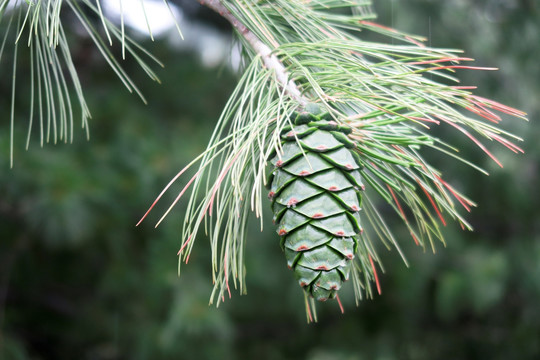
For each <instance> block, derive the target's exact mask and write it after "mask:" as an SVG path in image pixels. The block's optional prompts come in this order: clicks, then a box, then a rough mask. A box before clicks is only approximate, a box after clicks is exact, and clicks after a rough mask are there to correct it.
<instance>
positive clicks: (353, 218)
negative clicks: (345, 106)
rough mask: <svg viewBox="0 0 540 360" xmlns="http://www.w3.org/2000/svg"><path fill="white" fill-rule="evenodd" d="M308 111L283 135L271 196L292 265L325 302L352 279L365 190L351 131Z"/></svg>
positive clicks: (274, 161) (298, 115)
mask: <svg viewBox="0 0 540 360" xmlns="http://www.w3.org/2000/svg"><path fill="white" fill-rule="evenodd" d="M308 108H309V111H308V112H303V113H294V114H293V115H292V118H291V122H292V123H293V124H294V125H293V126H288V127H285V129H284V130H283V132H282V133H281V138H282V140H283V141H282V149H283V153H281V154H276V155H275V156H274V157H273V159H272V160H271V162H272V164H273V165H274V167H275V168H274V170H273V171H272V173H271V175H270V181H269V184H270V185H269V186H270V193H269V198H270V199H271V200H272V210H273V212H274V223H279V226H278V230H277V232H278V234H279V235H280V236H281V247H282V249H283V250H284V251H285V257H286V258H287V265H288V267H289V268H291V269H293V271H294V273H295V275H296V278H297V279H298V282H299V283H300V286H302V288H303V289H304V290H305V291H306V292H307V293H308V294H309V295H311V296H312V297H314V298H315V299H317V300H319V301H325V300H328V299H329V298H330V299H331V298H334V297H335V296H336V293H337V291H338V290H339V289H340V288H341V285H342V284H343V282H344V281H346V280H347V279H348V278H349V271H350V267H351V264H352V260H353V258H354V254H355V253H356V249H357V246H358V239H357V236H358V235H359V234H360V233H361V231H362V228H361V226H360V216H359V214H358V212H359V211H360V205H361V202H362V195H361V192H360V190H363V189H364V186H363V185H362V181H361V177H360V172H359V169H360V165H359V164H360V161H359V160H358V156H357V155H356V153H354V151H352V149H353V148H354V142H352V141H351V140H350V139H349V137H348V136H347V135H348V134H349V133H350V132H351V130H350V128H348V127H346V126H341V125H338V124H337V123H336V122H335V121H332V119H331V117H330V116H329V114H327V113H326V114H318V112H319V109H318V107H317V106H316V107H315V108H314V107H313V106H309V107H308Z"/></svg>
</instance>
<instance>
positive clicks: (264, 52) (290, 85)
mask: <svg viewBox="0 0 540 360" xmlns="http://www.w3.org/2000/svg"><path fill="white" fill-rule="evenodd" d="M199 3H201V4H202V5H205V6H207V7H208V8H210V9H212V10H214V11H215V12H217V13H218V14H219V15H221V16H223V17H224V18H225V19H227V20H228V21H229V22H230V23H231V24H232V26H233V27H234V28H235V29H236V30H237V31H238V33H239V34H240V35H242V36H243V37H244V39H246V41H247V42H248V43H249V44H250V45H251V47H252V48H253V49H254V50H255V52H257V54H259V55H260V56H261V59H262V60H263V63H264V65H265V66H266V68H268V69H272V70H274V71H275V73H276V78H277V80H278V82H279V83H280V84H281V86H283V88H284V89H285V91H286V92H287V93H288V94H289V95H290V96H291V97H292V98H293V99H294V100H296V101H298V103H299V104H300V105H301V106H302V107H304V106H305V105H306V104H307V103H308V100H307V99H306V97H305V96H303V95H302V93H301V92H300V90H299V89H298V86H297V85H296V84H295V82H294V81H292V80H289V75H288V73H287V69H285V66H283V64H282V63H281V61H279V59H278V58H277V56H276V55H274V54H272V50H271V49H270V48H269V47H268V46H267V45H266V44H264V43H263V42H262V41H261V40H260V39H259V38H258V37H257V36H256V35H255V34H254V33H253V32H252V31H251V30H250V29H248V28H247V27H246V26H245V25H244V24H242V23H241V22H240V20H239V19H237V18H236V17H235V16H234V15H233V14H232V13H231V12H230V11H229V9H227V8H226V7H225V6H224V5H223V4H222V3H221V1H220V0H199Z"/></svg>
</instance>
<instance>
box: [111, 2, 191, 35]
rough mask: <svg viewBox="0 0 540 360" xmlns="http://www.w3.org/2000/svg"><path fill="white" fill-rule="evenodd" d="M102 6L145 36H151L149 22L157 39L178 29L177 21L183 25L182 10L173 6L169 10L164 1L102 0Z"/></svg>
mask: <svg viewBox="0 0 540 360" xmlns="http://www.w3.org/2000/svg"><path fill="white" fill-rule="evenodd" d="M143 3H144V8H143ZM101 5H102V6H103V10H104V11H105V12H106V13H107V14H109V16H112V17H114V18H116V19H117V20H118V22H120V18H121V16H122V15H123V16H124V23H125V24H126V25H127V26H129V27H131V28H133V29H135V30H137V31H139V32H141V33H143V34H145V35H147V34H149V32H148V25H147V23H146V22H147V20H148V24H149V25H150V29H151V30H152V35H154V36H155V37H159V36H162V35H164V34H166V33H168V32H170V31H171V30H172V29H176V25H175V19H176V22H178V24H179V25H181V24H182V21H181V20H182V18H183V13H182V10H181V9H179V8H178V7H177V6H176V5H173V4H169V6H170V10H169V7H167V5H166V4H165V3H164V2H163V1H162V0H161V1H154V0H143V1H141V0H101ZM171 11H172V15H171ZM145 13H146V18H145Z"/></svg>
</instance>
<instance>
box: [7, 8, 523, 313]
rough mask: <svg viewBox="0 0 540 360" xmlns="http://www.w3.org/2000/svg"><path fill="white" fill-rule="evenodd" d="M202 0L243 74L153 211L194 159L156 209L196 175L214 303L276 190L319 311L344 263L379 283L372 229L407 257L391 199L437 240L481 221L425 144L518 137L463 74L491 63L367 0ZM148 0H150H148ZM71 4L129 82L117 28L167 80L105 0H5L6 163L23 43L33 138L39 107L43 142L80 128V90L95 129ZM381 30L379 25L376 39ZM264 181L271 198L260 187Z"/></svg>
mask: <svg viewBox="0 0 540 360" xmlns="http://www.w3.org/2000/svg"><path fill="white" fill-rule="evenodd" d="M199 2H200V3H201V4H203V5H205V6H208V7H209V8H211V9H213V10H215V11H216V12H217V13H218V14H220V15H221V16H223V17H224V18H225V19H227V20H228V21H229V22H230V23H231V25H232V26H233V28H234V29H235V34H236V37H237V39H238V40H239V42H240V43H241V45H242V64H243V66H242V71H241V73H242V75H241V77H240V78H239V80H238V85H237V87H236V90H235V91H234V93H233V94H232V95H231V97H230V99H229V102H228V103H227V105H226V106H225V108H224V109H223V112H222V115H221V117H220V119H219V120H218V122H217V124H216V128H215V130H214V133H213V135H212V137H211V139H210V141H209V144H208V148H207V150H206V151H205V152H204V153H202V154H201V155H200V156H199V157H197V158H196V159H194V160H193V162H192V163H190V164H189V165H188V166H187V167H186V168H184V169H182V170H181V171H180V172H179V173H178V174H177V175H176V176H175V177H174V178H173V179H172V180H171V182H170V183H169V184H168V185H167V186H166V187H165V189H164V190H163V192H162V193H161V194H160V195H159V196H158V198H157V199H156V201H155V202H154V204H153V205H152V206H151V207H150V209H149V210H148V211H150V210H151V209H152V207H153V206H154V205H155V203H156V202H157V201H158V200H159V199H160V198H161V197H162V195H163V194H164V193H165V191H167V190H168V189H169V187H170V186H171V185H172V184H173V183H175V182H176V181H177V180H178V179H180V178H183V175H184V174H185V173H186V171H187V170H188V169H190V168H192V167H196V166H197V170H196V172H195V175H194V176H193V177H192V178H190V179H186V185H185V187H184V189H183V190H182V191H181V192H180V193H179V194H178V197H177V198H176V200H175V201H174V202H173V204H172V205H171V206H170V208H169V209H168V210H167V211H166V213H165V214H164V215H163V217H162V218H161V220H160V221H159V222H161V221H162V220H163V218H164V217H165V216H166V215H167V214H168V213H169V212H170V210H171V209H172V208H173V207H174V205H175V204H177V202H178V201H180V199H181V198H183V196H184V194H185V193H186V192H187V191H188V190H190V191H191V193H190V197H189V200H188V201H187V212H186V215H185V226H184V230H183V233H182V239H183V240H182V244H181V247H180V250H179V252H178V255H179V256H180V261H187V259H188V258H189V255H190V253H191V250H192V248H193V244H194V241H195V238H196V236H197V234H198V233H199V230H200V228H201V226H203V227H204V228H205V231H206V232H207V233H208V235H209V237H210V239H211V244H212V248H211V252H212V253H211V257H212V262H213V282H214V291H213V293H212V295H211V302H213V301H214V300H216V299H217V304H219V302H220V301H222V300H223V299H224V298H225V295H226V294H228V295H229V296H230V293H231V290H230V287H231V285H230V280H231V279H232V282H233V283H234V286H235V287H237V288H239V290H240V292H245V269H244V266H243V261H244V248H245V246H246V238H247V235H246V224H247V222H248V219H249V217H250V213H252V212H253V213H255V216H256V217H258V218H259V219H260V223H261V227H262V226H263V224H265V222H266V220H265V219H263V218H262V215H263V207H264V206H269V205H270V206H271V208H272V210H273V212H274V222H275V223H276V225H277V233H278V235H279V236H281V246H282V248H283V250H284V252H285V258H286V263H287V265H288V266H289V267H291V268H292V269H293V270H294V272H295V274H296V277H297V279H298V281H299V283H300V285H301V287H302V288H303V289H304V290H305V291H304V294H305V303H306V308H307V314H308V319H309V320H313V319H314V315H315V314H314V313H313V312H312V309H313V310H314V308H313V305H314V299H317V300H327V299H329V298H336V299H337V300H338V301H339V297H338V296H337V291H338V290H339V288H340V287H341V286H342V284H343V282H344V281H345V280H347V279H348V278H349V277H350V278H351V279H352V281H351V282H352V286H353V288H354V291H355V294H356V297H357V299H361V298H362V297H363V296H366V295H367V296H371V295H372V289H371V285H370V284H371V283H372V282H375V283H376V285H377V288H378V290H379V291H380V289H379V284H378V278H377V270H376V269H377V264H378V265H379V266H381V264H380V259H379V256H378V254H377V252H376V247H377V246H376V244H375V243H374V240H375V239H379V240H380V241H382V243H383V244H384V246H385V247H387V248H391V247H395V248H396V249H397V250H398V251H399V252H400V254H401V255H402V257H403V260H404V261H406V260H405V257H404V256H403V254H402V252H401V250H400V248H399V243H398V240H397V239H396V238H395V237H394V236H393V234H392V231H391V229H390V228H389V226H387V224H386V223H387V221H386V217H387V215H386V213H385V214H384V215H383V212H382V211H381V209H384V208H390V209H392V210H393V212H394V213H395V215H396V216H397V217H398V218H400V219H401V220H402V221H403V224H404V226H406V228H407V229H408V231H409V233H410V235H411V238H412V240H413V241H414V242H415V243H416V244H417V245H418V246H421V247H422V248H428V247H430V248H432V249H433V250H435V246H436V245H435V243H436V242H437V241H441V242H443V243H444V237H443V232H442V231H441V225H446V223H447V220H449V219H452V220H454V221H455V222H457V224H458V225H459V226H461V227H462V228H463V229H468V230H471V226H470V225H469V224H468V223H467V221H466V220H465V218H464V217H463V216H462V210H461V209H460V208H462V209H464V210H466V211H470V208H471V207H472V206H474V203H473V202H472V201H471V200H469V199H468V198H467V197H465V196H464V195H463V194H461V193H459V191H458V190H456V189H455V188H454V187H452V185H451V184H449V183H447V182H446V181H445V180H444V179H443V176H442V172H441V171H440V170H439V169H436V168H434V167H433V166H431V165H430V164H429V163H428V161H426V160H425V159H424V157H423V155H422V154H424V153H425V152H427V151H435V152H438V154H440V155H441V156H448V157H449V158H454V159H457V160H459V161H462V162H464V163H465V164H467V165H469V166H472V167H474V168H475V169H477V170H478V171H480V172H482V173H486V171H485V170H483V169H481V168H480V167H478V166H477V165H475V164H473V163H471V162H470V161H468V160H467V159H463V158H461V157H460V155H459V153H458V148H457V147H456V146H455V145H453V144H448V143H446V142H445V140H444V139H439V138H437V137H435V136H434V135H433V134H432V133H431V131H430V130H431V129H432V128H434V127H443V128H445V129H448V130H452V131H458V132H461V133H462V134H463V135H465V137H466V138H468V139H470V140H471V141H472V142H474V143H475V144H476V145H477V146H478V147H479V148H480V149H481V150H482V151H484V152H485V153H486V154H487V155H488V156H489V157H491V158H492V159H493V161H495V162H496V163H497V164H499V165H500V162H499V161H498V159H496V158H495V157H494V156H493V155H492V154H491V153H490V152H489V150H488V149H487V148H486V147H485V145H484V143H483V142H482V141H485V140H490V141H491V140H495V141H497V142H499V143H500V144H502V145H504V146H505V147H507V148H508V149H510V150H511V151H513V152H516V153H518V152H522V150H521V149H520V148H519V147H518V146H516V145H515V144H514V143H513V141H516V140H517V141H519V140H520V139H519V138H518V137H517V136H515V135H513V134H510V133H508V132H506V131H504V130H503V129H501V128H500V127H499V123H500V122H501V120H502V117H501V115H499V114H497V112H498V113H502V114H504V115H510V116H514V117H518V118H524V116H525V114H524V113H523V112H521V111H519V110H516V109H513V108H511V107H508V106H505V105H502V104H500V103H497V102H495V101H493V100H489V99H485V98H483V97H480V96H477V95H474V94H473V92H472V90H474V87H471V86H461V85H457V82H458V80H457V78H456V77H455V75H454V74H455V72H456V70H457V69H471V70H492V68H482V67H477V66H470V65H463V64H464V63H466V62H469V61H472V59H469V58H466V57H463V56H461V55H460V54H461V51H459V50H452V49H437V48H432V47H428V46H426V45H425V44H424V43H423V42H424V40H425V39H423V38H421V37H418V36H414V35H410V34H406V33H403V32H400V31H397V30H394V29H391V28H388V27H385V26H382V25H379V24H377V23H375V22H374V20H375V18H376V15H375V14H374V12H373V11H372V8H371V4H369V2H367V1H363V0H362V1H359V0H358V1H356V0H348V1H343V0H340V1H339V0H313V1H302V0H294V1H291V0H261V1H254V0H228V1H225V0H221V1H220V0H208V1H204V0H199ZM140 4H141V5H142V6H143V7H144V1H141V2H140ZM130 5H131V4H130ZM64 8H65V9H66V10H69V11H70V14H72V15H73V17H74V18H76V19H77V20H78V21H79V23H80V24H82V26H83V28H84V29H85V30H86V31H87V32H88V34H89V35H90V37H91V38H92V40H93V41H94V42H95V45H96V46H97V48H98V49H99V51H100V52H101V53H102V54H103V56H104V57H105V58H106V59H107V61H108V62H109V64H110V65H111V67H112V68H113V70H114V71H115V72H116V74H117V75H118V76H119V78H120V79H121V80H122V82H123V83H124V85H125V86H126V87H127V88H128V89H129V90H130V91H135V92H136V93H138V94H139V95H140V96H141V97H143V96H142V92H141V91H139V90H138V88H137V87H136V86H135V84H134V83H133V82H132V81H131V80H130V78H129V76H128V75H127V73H126V72H125V71H124V70H123V69H122V67H121V63H120V61H118V60H117V59H116V58H115V57H114V56H113V54H112V52H111V51H110V50H109V47H108V44H107V42H108V43H109V44H112V42H113V38H115V39H116V40H118V41H119V42H120V43H121V47H122V54H123V56H125V52H128V53H129V54H131V55H132V56H133V57H134V58H135V59H136V60H137V62H138V63H139V64H140V66H141V68H142V69H143V70H144V71H146V72H147V73H148V75H149V76H150V77H151V78H153V79H155V80H157V77H156V75H155V74H154V73H153V71H152V70H151V68H150V66H149V65H148V64H147V63H146V62H145V60H143V59H144V58H148V59H150V60H151V61H156V62H157V60H156V59H155V58H153V57H152V56H151V55H150V54H149V53H148V52H147V51H146V50H144V49H142V48H141V47H140V46H139V45H138V44H137V42H136V41H134V40H133V39H131V38H129V37H128V36H127V35H126V34H125V33H124V28H123V24H122V26H121V28H120V29H119V28H117V26H116V25H114V24H113V23H112V22H111V21H109V20H108V19H107V18H106V17H105V16H104V15H103V12H102V10H101V5H100V1H99V0H98V1H90V0H81V1H74V0H56V1H53V0H43V1H35V2H31V1H26V2H22V1H13V0H11V1H10V0H2V1H1V2H0V23H2V22H7V24H6V25H5V28H6V32H5V34H4V36H3V42H2V47H1V48H0V61H2V54H3V51H4V45H5V44H8V45H13V48H12V49H13V54H14V55H13V59H14V61H13V78H12V79H13V81H12V100H13V101H12V108H11V114H12V115H11V124H12V141H11V158H12V163H13V152H14V146H13V144H14V142H15V140H14V138H13V123H14V115H13V114H14V107H15V98H16V96H19V94H18V93H17V90H16V85H17V78H16V75H17V72H18V71H21V69H20V68H19V67H18V63H17V54H18V52H19V51H22V49H23V48H25V50H28V51H29V52H30V59H31V62H30V64H29V66H30V69H29V71H31V79H32V80H31V81H32V84H31V85H32V86H31V89H32V92H31V94H30V99H31V100H30V103H31V107H30V113H29V119H30V126H29V129H30V131H29V133H28V138H29V137H30V134H31V130H32V127H33V124H32V122H33V119H34V118H38V119H40V121H39V124H40V125H39V126H40V133H41V142H42V143H43V142H45V141H47V142H48V141H54V142H56V141H70V139H72V137H73V128H74V117H75V116H74V113H75V110H74V109H75V108H76V105H75V104H72V102H74V100H75V99H72V96H71V95H70V93H71V92H74V93H75V94H76V96H75V98H76V100H77V102H78V104H79V108H80V111H81V120H82V126H83V128H85V129H88V120H89V118H90V110H89V109H88V107H87V105H86V103H85V100H84V95H83V91H82V88H81V84H80V82H79V80H78V77H77V71H76V68H75V65H74V62H73V60H72V58H71V55H70V45H71V43H70V41H69V40H68V36H67V35H66V33H67V31H66V29H65V26H64V24H63V22H62V20H63V19H64V18H63V17H61V16H60V13H61V11H64V10H63V9H64ZM89 14H93V15H95V16H96V17H97V18H98V19H99V23H96V22H95V21H92V19H91V17H90V15H89ZM98 25H99V26H100V27H97V26H98ZM180 25H181V24H180ZM373 34H375V35H377V36H379V37H381V36H382V37H383V38H384V39H385V40H384V41H382V42H375V41H373V40H371V39H373V38H374V37H373ZM157 63H158V64H159V62H157ZM24 71H26V70H24ZM143 99H144V98H143ZM43 119H47V122H45V121H43ZM265 186H266V187H269V189H270V194H269V198H270V200H271V201H270V202H268V201H266V199H265V198H266V196H265V195H263V191H264V190H263V189H264V188H265ZM364 188H365V191H364ZM146 214H148V212H147V213H146ZM146 214H145V215H144V216H143V219H144V217H145V216H146ZM141 221H142V219H141ZM159 222H158V224H159Z"/></svg>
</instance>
